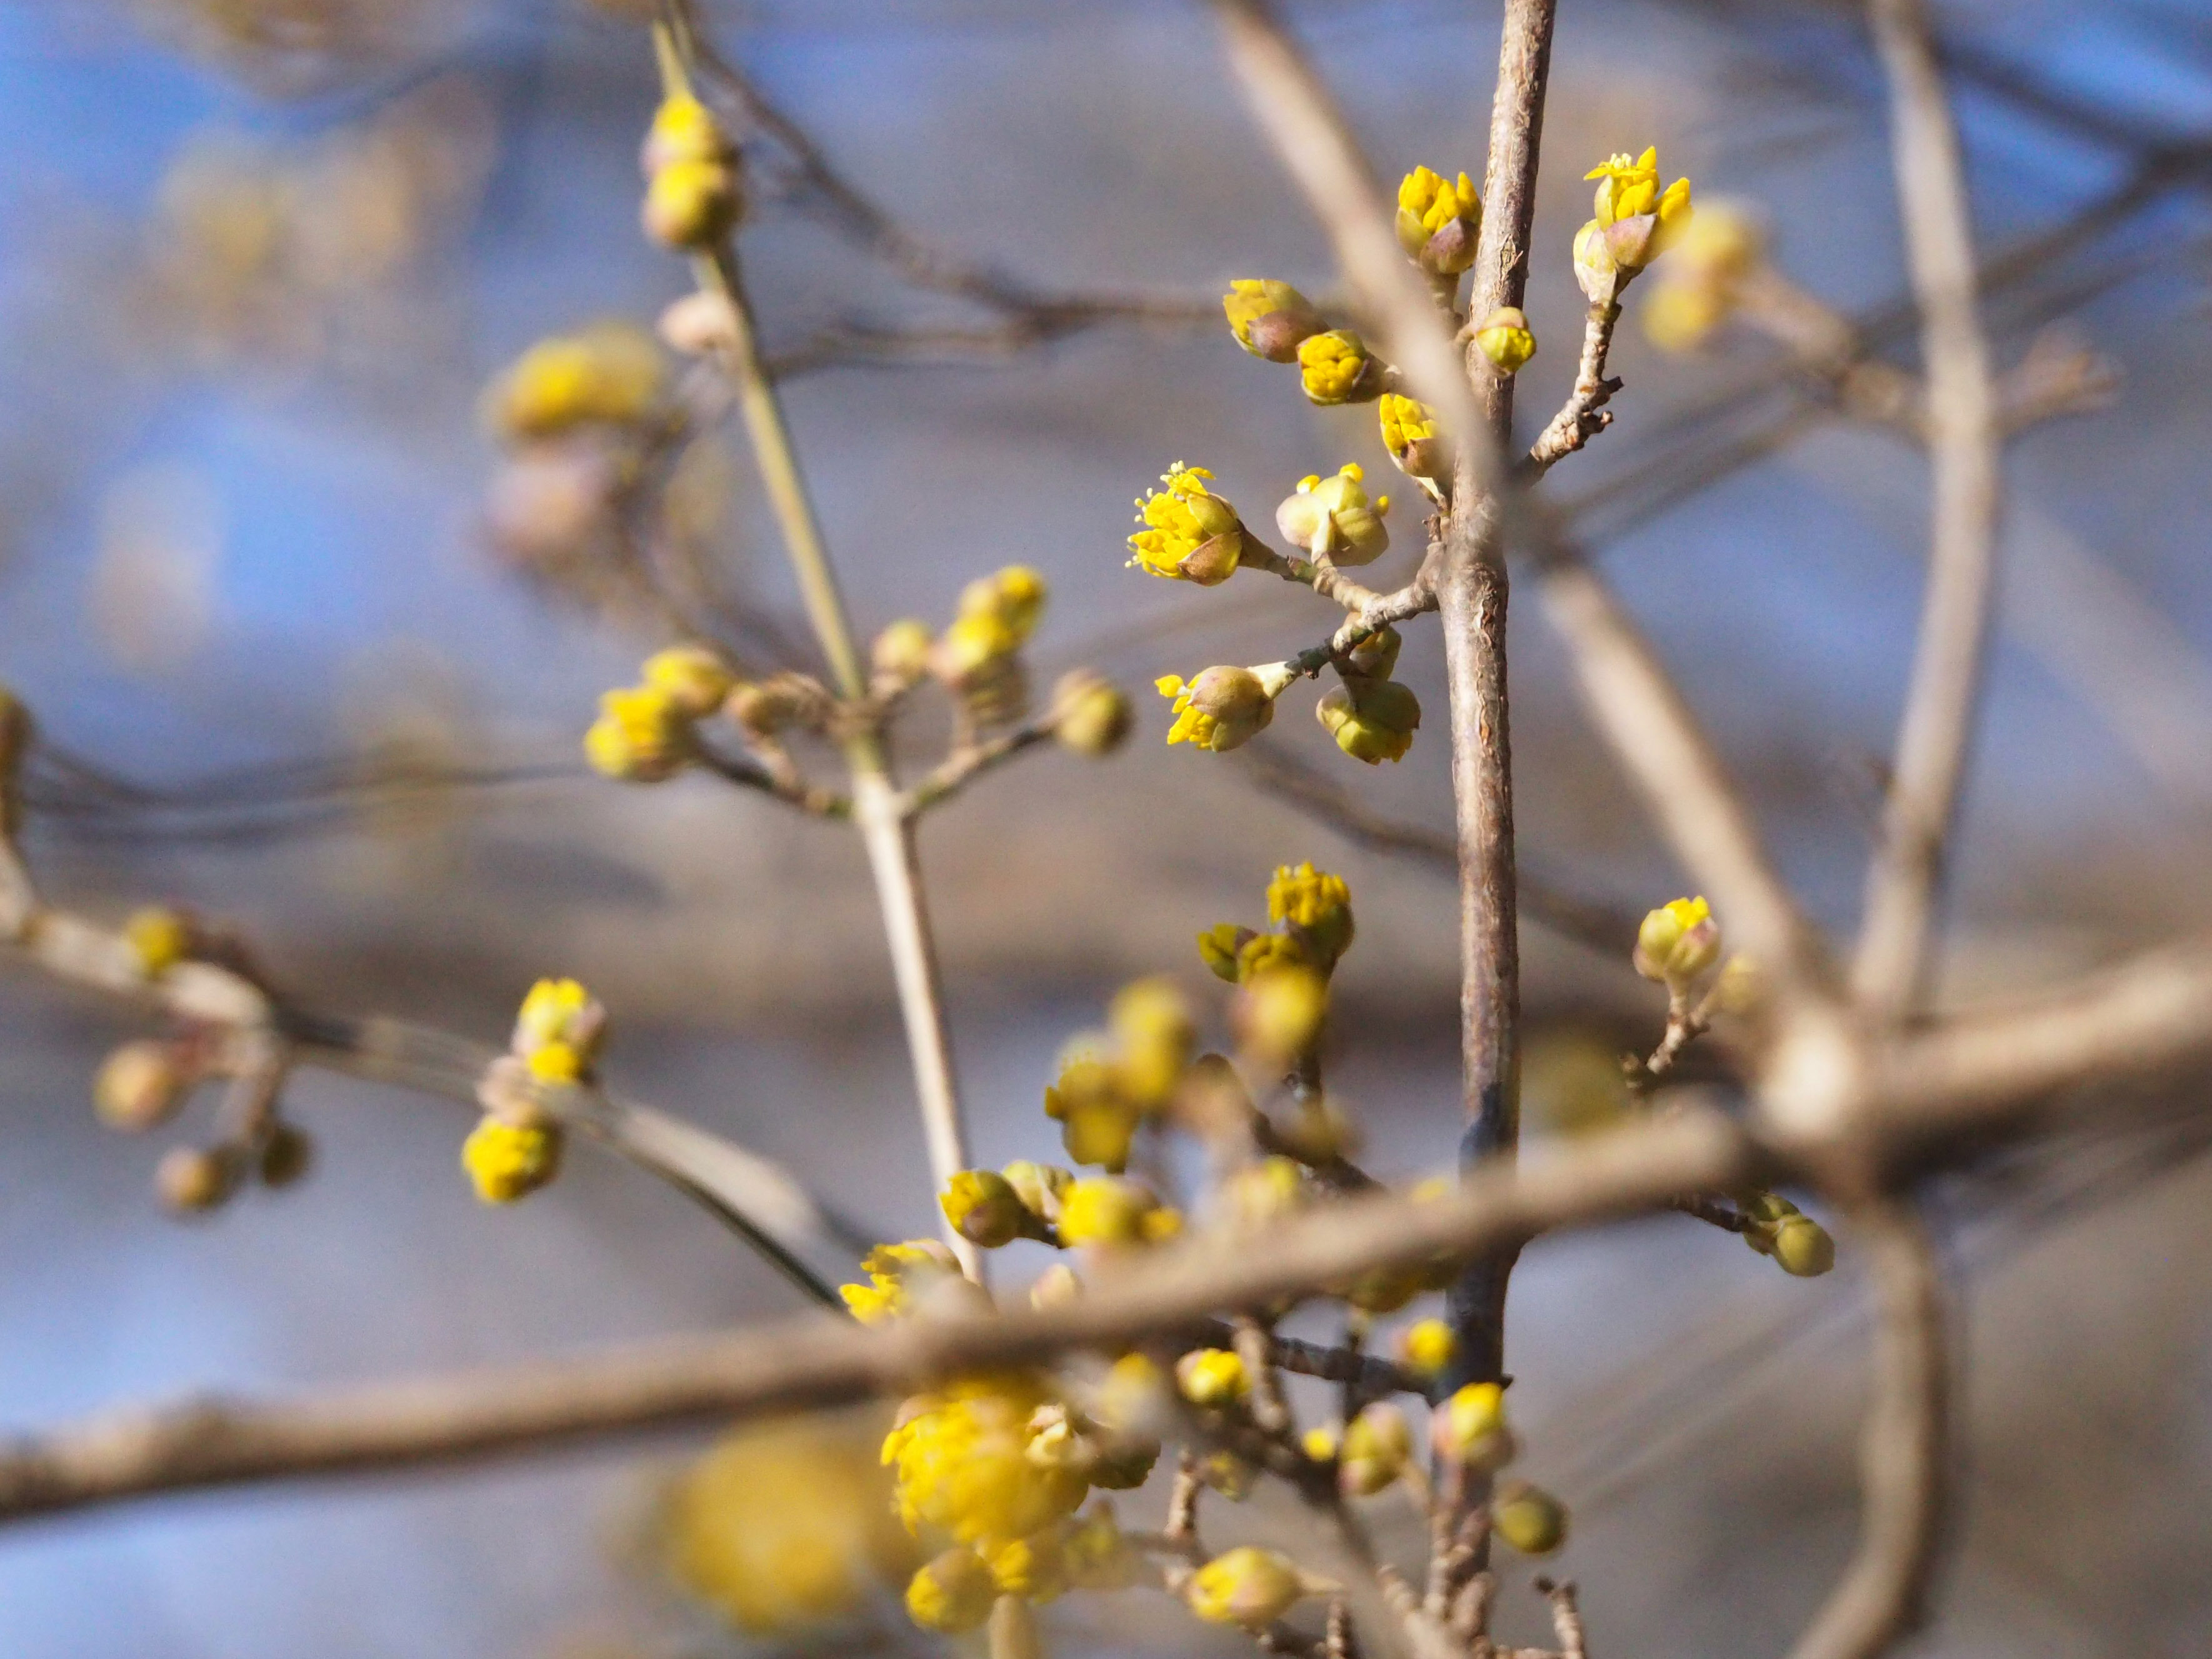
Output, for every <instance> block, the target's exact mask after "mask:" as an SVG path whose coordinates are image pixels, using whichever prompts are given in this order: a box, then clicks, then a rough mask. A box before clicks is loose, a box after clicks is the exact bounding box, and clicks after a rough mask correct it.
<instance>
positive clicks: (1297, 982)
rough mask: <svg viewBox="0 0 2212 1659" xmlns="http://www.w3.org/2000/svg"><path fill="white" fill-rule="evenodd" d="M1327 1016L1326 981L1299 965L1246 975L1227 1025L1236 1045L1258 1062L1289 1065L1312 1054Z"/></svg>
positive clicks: (1319, 1039) (1319, 974)
mask: <svg viewBox="0 0 2212 1659" xmlns="http://www.w3.org/2000/svg"><path fill="white" fill-rule="evenodd" d="M1327 1017H1328V980H1327V979H1326V978H1325V977H1324V976H1323V975H1322V974H1321V973H1320V972H1318V971H1317V970H1316V969H1312V968H1310V967H1307V966H1305V965H1304V964H1303V963H1300V964H1298V965H1296V966H1283V967H1273V968H1267V969H1261V971H1259V972H1257V973H1254V974H1251V975H1249V976H1248V977H1247V978H1246V979H1245V981H1244V984H1243V989H1241V990H1240V991H1238V992H1237V1000H1236V1001H1235V1002H1234V1003H1232V1004H1231V1006H1230V1010H1229V1019H1230V1023H1231V1025H1233V1026H1234V1027H1235V1028H1236V1030H1237V1039H1238V1041H1240V1042H1242V1043H1243V1045H1244V1046H1245V1048H1249V1049H1250V1050H1251V1051H1252V1053H1253V1054H1255V1056H1257V1057H1259V1058H1261V1059H1264V1060H1270V1061H1277V1062H1281V1063H1285V1064H1287V1063H1288V1062H1290V1061H1291V1060H1296V1059H1297V1058H1298V1057H1299V1056H1301V1055H1304V1054H1310V1053H1311V1052H1312V1051H1313V1047H1314V1044H1316V1042H1320V1041H1321V1030H1322V1021H1323V1020H1324V1019H1325V1018H1327Z"/></svg>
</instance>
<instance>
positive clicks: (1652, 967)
mask: <svg viewBox="0 0 2212 1659" xmlns="http://www.w3.org/2000/svg"><path fill="white" fill-rule="evenodd" d="M1720 957H1721V925H1720V923H1719V922H1717V921H1715V920H1714V919H1713V908H1712V906H1711V905H1710V904H1708V903H1706V902H1705V900H1704V899H1702V898H1678V899H1670V900H1668V902H1666V903H1664V904H1662V905H1661V906H1660V907H1659V908H1657V909H1656V910H1653V911H1651V912H1650V913H1649V914H1648V915H1645V916H1644V921H1643V922H1642V924H1641V925H1640V926H1638V928H1637V930H1636V949H1635V951H1634V952H1633V954H1632V958H1631V960H1632V961H1633V963H1635V967H1636V971H1637V972H1638V973H1639V974H1641V975H1644V978H1646V979H1650V980H1656V981H1659V982H1660V983H1661V984H1662V985H1664V986H1666V987H1668V990H1670V991H1672V992H1674V993H1676V994H1683V993H1686V992H1687V991H1688V990H1689V988H1690V987H1691V986H1692V984H1693V983H1695V982H1696V981H1697V980H1698V979H1699V977H1700V976H1701V975H1703V974H1704V973H1705V970H1706V969H1709V968H1711V966H1712V965H1713V964H1714V963H1717V962H1718V961H1719V960H1720Z"/></svg>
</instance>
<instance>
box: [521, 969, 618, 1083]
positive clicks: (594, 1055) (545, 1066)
mask: <svg viewBox="0 0 2212 1659" xmlns="http://www.w3.org/2000/svg"><path fill="white" fill-rule="evenodd" d="M606 1027H607V1011H606V1010H605V1008H603V1007H601V1006H599V1003H598V1002H596V1001H594V1000H592V994H591V993H590V992H588V991H586V989H585V988H584V987H582V986H581V985H580V984H578V983H577V982H576V981H574V980H573V979H541V980H539V981H538V982H537V983H536V984H535V985H533V986H532V987H530V994H529V995H527V996H526V997H524V998H523V1000H522V1010H521V1012H520V1013H519V1014H517V1015H516V1016H515V1021H514V1036H513V1039H512V1041H511V1046H512V1048H513V1051H514V1053H515V1054H519V1055H520V1056H521V1058H522V1060H523V1062H524V1064H526V1066H529V1068H530V1074H531V1076H532V1077H534V1078H536V1079H538V1081H539V1082H541V1083H577V1082H580V1081H582V1080H583V1079H585V1078H586V1077H588V1076H589V1075H590V1074H591V1070H592V1064H593V1062H594V1061H596V1060H598V1058H599V1047H600V1045H601V1043H603V1042H605V1038H606Z"/></svg>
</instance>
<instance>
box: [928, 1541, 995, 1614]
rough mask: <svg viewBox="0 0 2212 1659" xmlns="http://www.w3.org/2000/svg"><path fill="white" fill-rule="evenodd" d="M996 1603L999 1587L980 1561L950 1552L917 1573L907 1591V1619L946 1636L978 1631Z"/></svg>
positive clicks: (968, 1552)
mask: <svg viewBox="0 0 2212 1659" xmlns="http://www.w3.org/2000/svg"><path fill="white" fill-rule="evenodd" d="M998 1599H999V1586H998V1583H997V1581H996V1580H995V1579H994V1577H992V1574H991V1569H990V1567H989V1566H988V1565H987V1564H986V1563H985V1561H984V1560H983V1558H982V1557H981V1556H980V1555H978V1554H976V1553H975V1551H973V1550H971V1549H967V1548H961V1549H951V1550H947V1551H945V1553H944V1554H942V1555H940V1556H939V1557H937V1558H936V1559H934V1560H933V1561H931V1562H930V1563H928V1565H926V1566H923V1567H921V1568H919V1569H917V1570H916V1571H915V1575H914V1577H913V1578H912V1579H910V1580H909V1581H908V1583H907V1587H906V1611H907V1616H908V1618H910V1619H912V1620H914V1622H915V1624H917V1625H919V1626H921V1627H922V1628H923V1629H924V1630H934V1631H943V1632H945V1634H946V1635H948V1636H957V1635H961V1634H963V1633H964V1632H968V1631H971V1630H980V1629H981V1627H982V1626H983V1625H984V1624H985V1622H986V1621H987V1620H989V1618H990V1616H991V1608H992V1606H993V1604H994V1603H995V1602H996V1601H998Z"/></svg>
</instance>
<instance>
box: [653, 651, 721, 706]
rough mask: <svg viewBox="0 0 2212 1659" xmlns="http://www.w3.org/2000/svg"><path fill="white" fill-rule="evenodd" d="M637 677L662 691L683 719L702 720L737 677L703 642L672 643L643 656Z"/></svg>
mask: <svg viewBox="0 0 2212 1659" xmlns="http://www.w3.org/2000/svg"><path fill="white" fill-rule="evenodd" d="M638 678H640V680H641V682H642V683H643V684H645V685H646V686H647V687H649V688H651V689H653V690H659V691H663V692H665V693H666V694H667V696H668V700H669V702H671V703H672V704H673V705H674V706H675V708H676V712H677V713H678V714H681V715H683V716H684V718H685V719H687V720H704V719H705V718H706V717H707V716H708V715H709V714H713V713H714V711H715V710H716V709H717V708H720V707H721V706H722V699H723V698H725V697H726V696H729V695H730V692H731V690H732V688H733V687H734V686H735V685H736V684H737V681H736V679H735V678H734V677H733V676H732V674H731V672H730V669H729V665H728V664H726V663H725V662H724V661H723V660H722V659H721V657H720V654H719V653H715V652H714V651H710V650H708V648H707V647H705V646H703V645H671V646H670V647H668V648H667V649H666V650H665V651H656V652H654V653H653V654H652V655H651V656H649V657H647V659H645V665H644V667H643V668H642V669H641V670H640V671H639V676H638Z"/></svg>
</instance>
